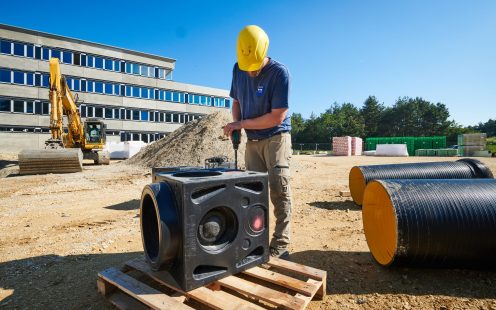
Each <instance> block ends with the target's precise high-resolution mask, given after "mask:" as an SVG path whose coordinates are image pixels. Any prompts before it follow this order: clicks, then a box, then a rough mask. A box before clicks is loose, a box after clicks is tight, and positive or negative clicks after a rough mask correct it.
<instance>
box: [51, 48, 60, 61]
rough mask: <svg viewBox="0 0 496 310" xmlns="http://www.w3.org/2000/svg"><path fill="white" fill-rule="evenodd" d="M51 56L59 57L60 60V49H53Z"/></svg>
mask: <svg viewBox="0 0 496 310" xmlns="http://www.w3.org/2000/svg"><path fill="white" fill-rule="evenodd" d="M51 57H52V58H58V59H59V60H60V51H58V50H55V49H53V50H52V56H51Z"/></svg>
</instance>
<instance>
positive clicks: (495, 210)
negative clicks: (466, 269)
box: [362, 179, 496, 267]
mask: <svg viewBox="0 0 496 310" xmlns="http://www.w3.org/2000/svg"><path fill="white" fill-rule="evenodd" d="M362 219H363V227H364V231H365V236H366V238H367V244H368V246H369V249H370V251H371V252H372V255H373V256H374V258H375V260H376V261H377V262H378V263H379V264H381V265H383V266H390V265H393V264H400V265H423V266H432V265H441V266H471V267H473V266H475V267H477V266H480V265H486V264H490V265H492V266H494V262H496V238H495V236H496V180H494V179H465V180H376V181H372V182H370V183H369V184H368V185H367V188H366V190H365V196H364V200H363V208H362Z"/></svg>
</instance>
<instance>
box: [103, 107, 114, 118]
mask: <svg viewBox="0 0 496 310" xmlns="http://www.w3.org/2000/svg"><path fill="white" fill-rule="evenodd" d="M105 118H109V119H112V118H114V117H113V114H112V108H105Z"/></svg>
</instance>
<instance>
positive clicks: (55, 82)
mask: <svg viewBox="0 0 496 310" xmlns="http://www.w3.org/2000/svg"><path fill="white" fill-rule="evenodd" d="M49 97H50V105H51V111H50V131H51V133H52V139H53V140H58V141H61V143H62V144H63V146H64V147H66V148H72V147H79V146H81V145H82V142H83V141H82V140H83V139H84V131H83V123H82V121H81V117H80V116H79V111H78V109H77V106H76V101H75V100H74V96H73V95H72V92H71V90H70V89H69V86H68V85H67V82H66V80H65V77H64V76H63V75H62V74H61V73H60V63H59V59H58V58H51V59H50V94H49ZM64 114H65V115H67V120H68V126H67V129H68V133H67V137H65V134H64V128H63V115H64Z"/></svg>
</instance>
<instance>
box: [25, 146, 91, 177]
mask: <svg viewBox="0 0 496 310" xmlns="http://www.w3.org/2000/svg"><path fill="white" fill-rule="evenodd" d="M82 170H83V153H82V152H81V150H80V149H63V148H61V149H46V150H23V151H21V152H20V153H19V174H21V175H25V174H47V173H71V172H80V171H82Z"/></svg>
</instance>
